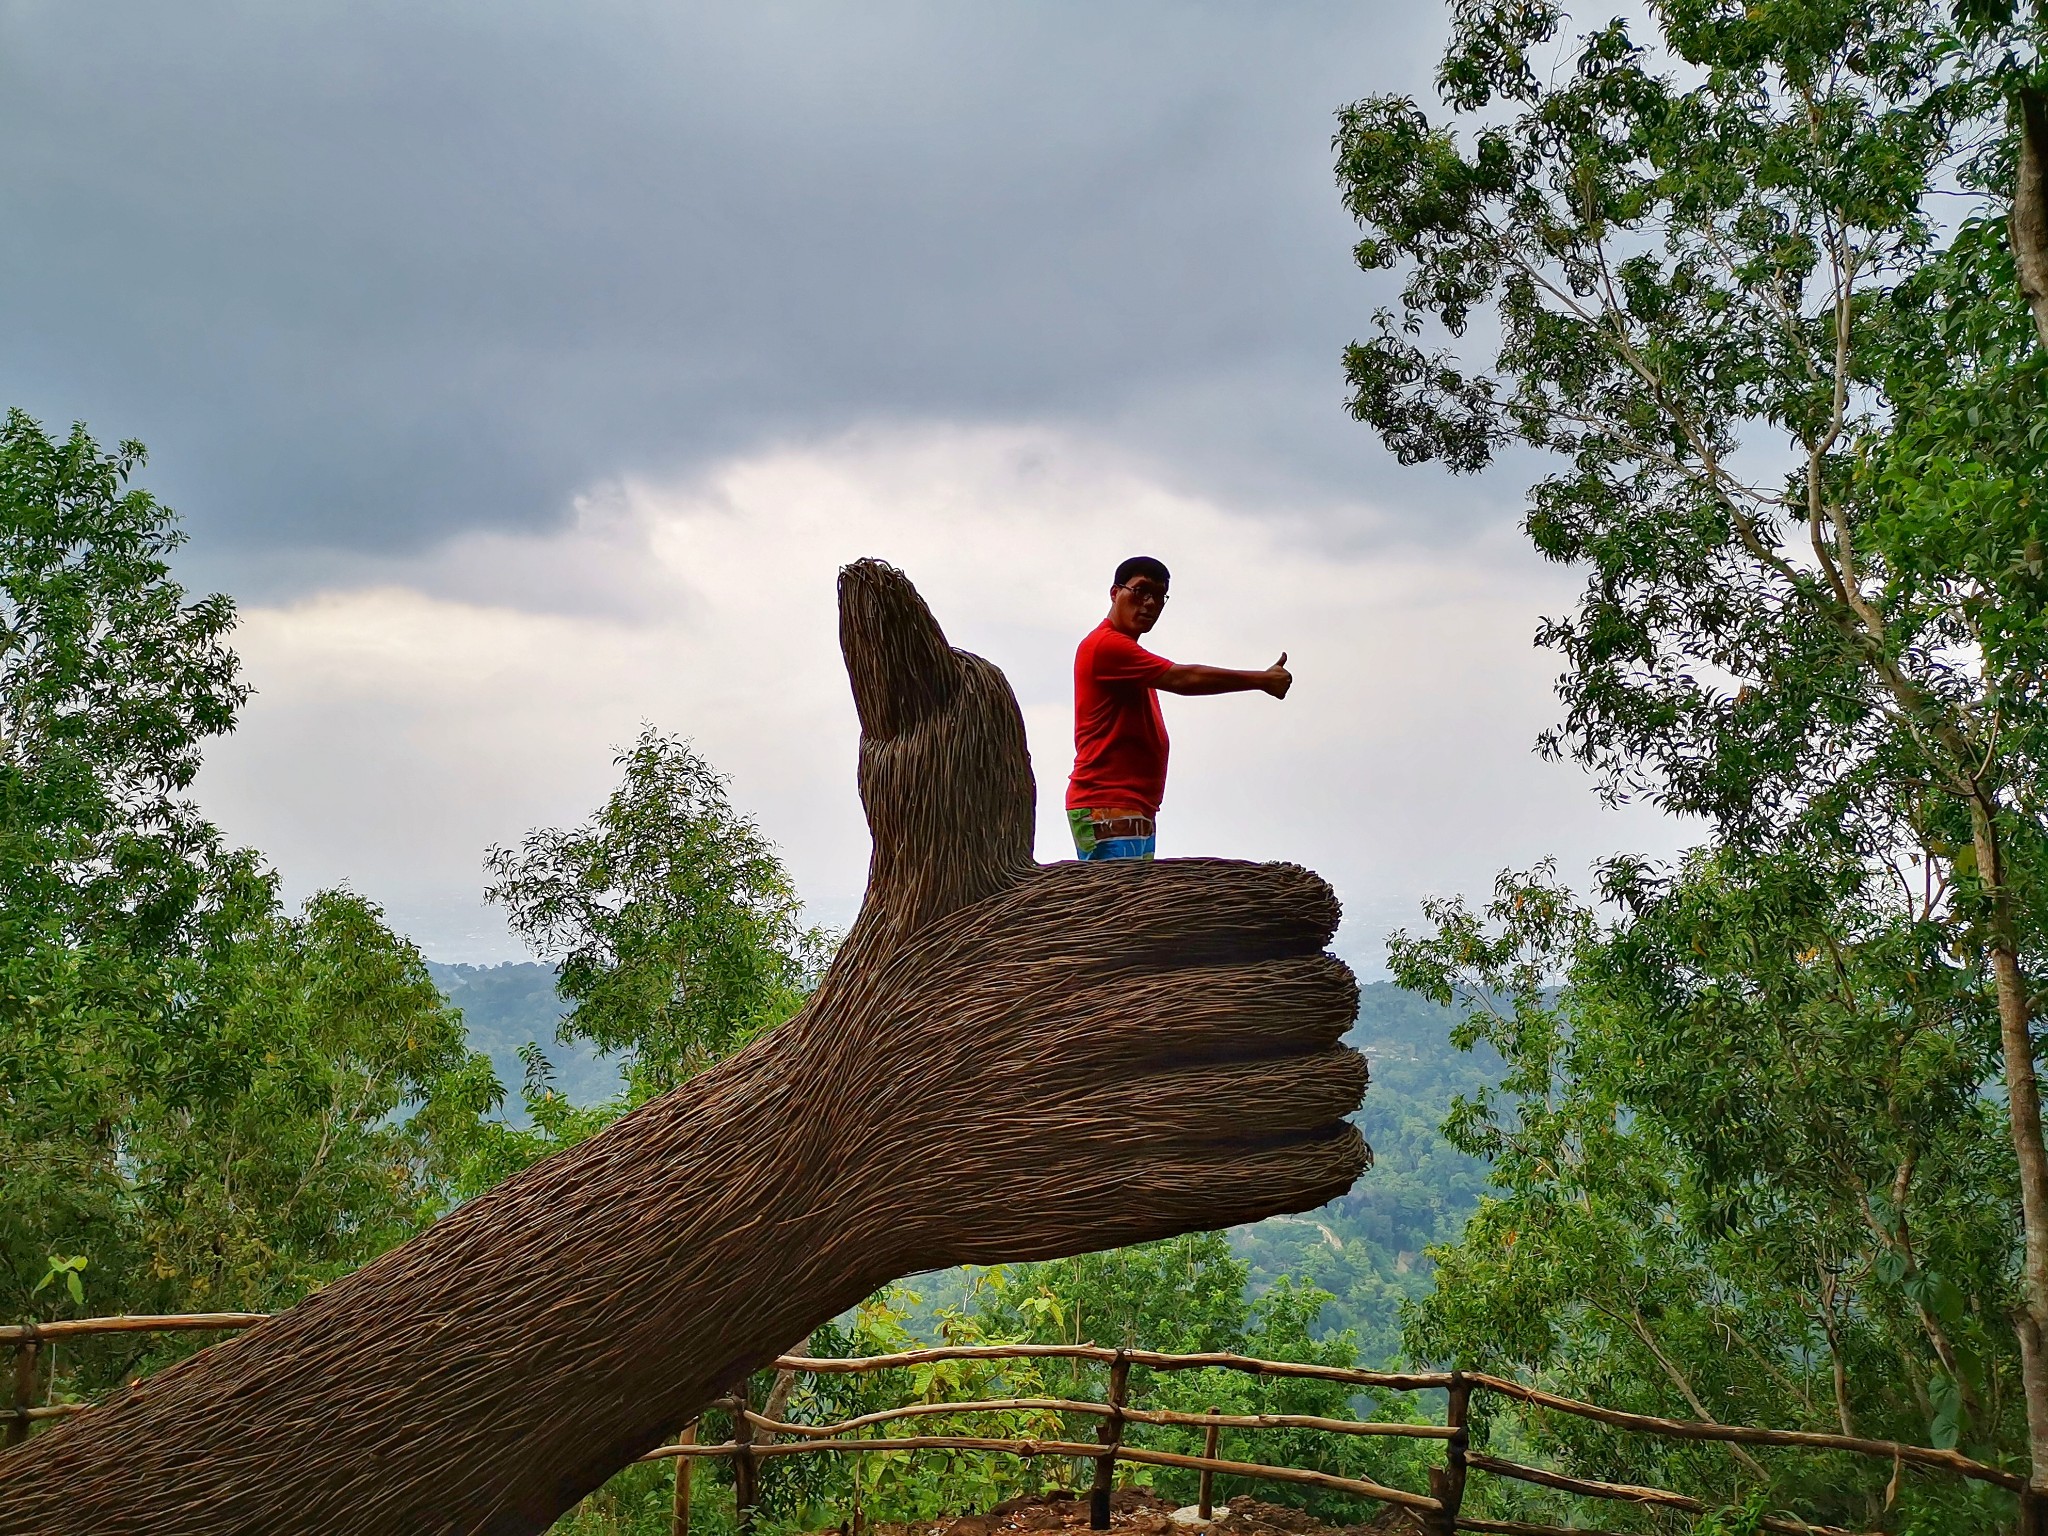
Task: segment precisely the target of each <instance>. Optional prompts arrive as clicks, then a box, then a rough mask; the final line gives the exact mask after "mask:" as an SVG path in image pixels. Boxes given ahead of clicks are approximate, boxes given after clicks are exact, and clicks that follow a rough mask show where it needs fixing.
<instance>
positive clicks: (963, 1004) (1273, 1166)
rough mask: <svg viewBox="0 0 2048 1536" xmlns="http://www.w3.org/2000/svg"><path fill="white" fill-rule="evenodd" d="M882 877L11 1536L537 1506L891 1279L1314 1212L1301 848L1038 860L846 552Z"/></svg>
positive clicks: (7, 1507)
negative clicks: (742, 1045) (813, 972)
mask: <svg viewBox="0 0 2048 1536" xmlns="http://www.w3.org/2000/svg"><path fill="white" fill-rule="evenodd" d="M839 600H840V640H841V645H842V647H843V649H844V651H845V654H846V666H847V671H848V672H849V673H850V674H851V678H852V683H853V693H854V699H855V702H856V704H857V705H858V707H859V712H860V724H861V749H860V791H861V799H862V802H863V804H864V805H865V807H866V809H867V816H868V823H869V827H870V829H871V830H872V832H873V835H874V856H873V862H872V865H871V867H870V872H869V880H868V889H867V897H866V901H865V904H864V905H863V906H862V908H861V913H860V917H859V920H858V921H857V922H856V923H855V924H854V926H853V929H852V931H851V933H849V934H848V936H847V940H846V943H845V944H844V946H843V947H842V948H841V950H840V953H839V956H838V958H837V960H836V961H835V963H834V964H833V966H832V969H831V972H830V974H829V975H828V976H827V978H826V980H825V983H824V985H823V986H822V987H821V988H820V989H819V990H818V993H817V995H816V996H815V997H814V998H813V999H812V1000H811V1002H810V1004H809V1005H808V1006H807V1007H806V1008H805V1009H804V1010H803V1012H802V1013H801V1014H800V1015H799V1016H798V1017H797V1018H796V1019H794V1020H792V1021H791V1022H790V1023H789V1024H788V1025H786V1026H785V1027H783V1028H782V1029H780V1030H777V1031H776V1032H775V1033H774V1034H772V1035H770V1036H768V1037H767V1038H765V1039H763V1040H761V1041H759V1042H758V1043H756V1044H755V1045H754V1046H752V1047H751V1048H749V1049H748V1050H746V1051H745V1052H743V1053H742V1054H740V1055H739V1056H736V1057H734V1058H733V1059H732V1060H730V1061H727V1062H725V1063H724V1064H722V1065H721V1066H719V1067H716V1068H714V1069H713V1070H711V1071H709V1072H706V1073H704V1074H702V1075H701V1076H699V1077H697V1078H694V1079H693V1080H691V1081H690V1082H688V1083H686V1084H684V1085H683V1086H682V1087H680V1088H678V1089H677V1090H676V1091H675V1092H673V1093H671V1094H669V1095H667V1096H666V1097H665V1098H662V1099H659V1100H657V1101H655V1102H653V1103H651V1104H648V1105H646V1106H645V1107H643V1108H641V1109H640V1110H638V1111H636V1112H635V1113H633V1114H631V1115H629V1116H627V1117H626V1118H625V1119H623V1120H621V1121H620V1122H619V1123H618V1124H617V1125H615V1126H613V1127H612V1128H611V1129H610V1130H608V1131H606V1132H605V1133H604V1134H603V1135H600V1136H597V1137H594V1138H593V1139H591V1140H590V1141H587V1142H585V1143H584V1144H583V1145H581V1146H579V1147H575V1148H573V1149H571V1150H569V1151H565V1152H562V1153H559V1154H558V1155H556V1156H554V1157H551V1158H549V1159H548V1160H547V1161H545V1162H543V1163H541V1164H539V1165H537V1166H536V1167H534V1168H531V1169H529V1170H527V1171H526V1172H525V1173H523V1174H521V1175H519V1176H518V1177H516V1178H513V1179H510V1180H508V1181H507V1182H506V1183H504V1184H503V1185H501V1186H500V1187H498V1188H497V1189H495V1190H493V1191H492V1192H491V1193H489V1194H488V1195H485V1196H484V1197H482V1198H481V1199H478V1200H474V1201H472V1202H470V1203H469V1204H467V1205H465V1206H463V1207H462V1208H461V1209H459V1210H457V1211H456V1212H454V1213H453V1214H452V1215H450V1216H449V1217H448V1218H447V1219H446V1220H444V1221H442V1222H440V1223H439V1224H438V1225H436V1226H435V1227H433V1228H432V1229H431V1230H430V1231H428V1232H426V1233H425V1234H423V1235H422V1236H420V1237H418V1238H415V1239H414V1240H413V1241H411V1242H409V1243H407V1244H405V1245H404V1246H403V1247H400V1248H398V1249H396V1250H394V1251H393V1252H391V1253H389V1254H387V1255H385V1256H384V1257H383V1258H382V1259H380V1260H378V1261H377V1262H376V1263H374V1264H372V1265H370V1266H369V1267H367V1268H366V1269H363V1270H361V1271H359V1272H357V1273H356V1274H353V1275H351V1276H349V1277H347V1278H346V1279H343V1280H340V1281H337V1282H335V1283H334V1284H333V1285H330V1286H328V1287H327V1288H326V1289H325V1290H323V1291H321V1292H319V1293H318V1294H317V1295H315V1296H313V1297H311V1298H310V1299H308V1300H306V1301H304V1302H302V1303H301V1304H300V1305H298V1306H296V1307H294V1308H292V1309H291V1310H290V1311H289V1312H286V1313H283V1314H281V1315H280V1316H278V1317H276V1318H274V1319H273V1320H271V1321H269V1322H267V1323H264V1324H262V1325H261V1326H259V1327H257V1328H254V1329H251V1330H250V1331H249V1332H247V1333H245V1334H243V1335H241V1336H240V1337H238V1338H235V1339H233V1340H231V1341H229V1342H226V1343H222V1344H219V1345H216V1346H215V1347H214V1348H212V1349H209V1350H207V1351H206V1352H205V1353H203V1354H200V1355H198V1356H195V1357H194V1358H192V1359H191V1360H188V1361H185V1362H183V1363H182V1364H180V1365H178V1366H175V1367H173V1368H172V1369H170V1370H167V1371H165V1372H163V1373H162V1374H161V1375H159V1376H156V1377H154V1378H152V1379H150V1380H148V1381H146V1382H144V1383H143V1384H142V1385H141V1386H140V1387H138V1388H134V1389H131V1390H130V1391H129V1392H128V1393H127V1394H125V1395H124V1396H121V1397H119V1398H117V1399H116V1400H115V1401H113V1402H112V1403H110V1404H109V1405H107V1406H105V1407H103V1408H100V1409H98V1410H96V1411H95V1412H93V1413H90V1414H83V1415H80V1416H79V1417H77V1418H75V1419H71V1420H68V1421H66V1422H65V1423H64V1424H63V1425H61V1426H60V1427H58V1428H55V1429H52V1430H50V1431H48V1432H46V1433H44V1434H41V1435H38V1436H36V1437H35V1438H33V1439H31V1440H29V1441H28V1442H27V1443H26V1444H25V1445H22V1446H21V1447H19V1448H17V1449H16V1450H14V1451H12V1452H10V1453H8V1454H7V1455H6V1456H5V1457H0V1532H6V1533H34V1536H56V1533H60V1532H61V1533H79V1536H83V1533H87V1532H90V1533H92V1536H115V1533H128V1532H133V1533H145V1532H146V1533H150V1536H201V1533H215V1532H238V1533H239V1532H248V1533H254V1532H266V1533H268V1532H297V1531H305V1532H325V1533H347V1532H379V1533H389V1536H400V1533H404V1536H424V1533H429V1532H436V1533H438V1532H491V1533H512V1532H535V1531H541V1530H544V1529H545V1528H546V1527H547V1526H548V1524H549V1523H550V1522H552V1521H553V1520H554V1519H555V1518H556V1517H557V1516H558V1515H560V1514H561V1513H562V1512H563V1511H564V1510H566V1509H567V1508H568V1507H569V1506H570V1505H572V1504H574V1503H575V1502H576V1501H577V1500H578V1499H579V1498H581V1497H582V1496H583V1495H584V1494H586V1493H588V1492H590V1491H591V1490H592V1489H594V1488H596V1487H597V1486H598V1485H599V1484H600V1483H602V1482H603V1481H604V1480H605V1479H606V1478H607V1477H608V1476H610V1475H611V1474H612V1473H613V1472H615V1471H617V1470H618V1469H619V1468H620V1467H622V1466H624V1465H625V1464H627V1463H628V1462H630V1461H631V1460H633V1459H634V1458H635V1457H636V1456H638V1455H640V1454H641V1453H642V1452H644V1451H646V1450H648V1449H650V1448H652V1447H653V1446H655V1445H657V1444H659V1443H661V1440H662V1437H663V1436H664V1435H665V1434H668V1433H672V1432H673V1431H674V1429H675V1427H676V1426H677V1425H678V1424H681V1423H685V1422H687V1421H688V1420H689V1419H690V1418H691V1417H692V1416H694V1415H695V1414H696V1413H697V1412H698V1411H699V1410H701V1409H702V1408H703V1407H705V1406H706V1405H707V1404H708V1403H709V1402H711V1401H712V1399H713V1398H715V1397H716V1396H717V1395H718V1394H720V1393H721V1392H723V1391H725V1390H726V1389H727V1388H729V1387H730V1386H731V1385H732V1384H733V1383H734V1382H735V1381H736V1380H738V1379H739V1378H740V1377H741V1376H742V1375H743V1374H744V1373H745V1372H747V1371H749V1370H752V1369H755V1368H758V1367H760V1366H761V1365H763V1364H764V1363H765V1362H766V1361H768V1360H769V1359H771V1358H773V1357H774V1356H775V1354H776V1353H777V1352H779V1351H780V1350H782V1349H784V1348H786V1347H788V1346H789V1345H791V1344H792V1343H794V1342H795V1341H798V1340H800V1339H802V1338H803V1337H804V1336H805V1334H806V1333H807V1332H808V1331H809V1330H810V1329H811V1328H813V1327H814V1326H816V1325H817V1324H818V1323H819V1322H821V1321H823V1320H824V1319H826V1318H828V1317H830V1316H832V1315H834V1314H835V1313H837V1312H840V1311H842V1310H844V1309H845V1308H846V1307H848V1306H850V1305H852V1304H853V1303H854V1302H856V1301H857V1300H859V1299H860V1298H861V1297H863V1296H865V1295H867V1294H868V1293H869V1292H870V1291H872V1290H874V1289H875V1288H876V1287H877V1286H879V1285H881V1284H884V1283H886V1282H887V1281H889V1280H891V1279H893V1278H895V1277H897V1276H899V1275H903V1274H907V1273H912V1272H915V1271H918V1270H922V1269H930V1268H935V1267H939V1266H943V1265H949V1264H957V1263H962V1262H967V1261H973V1262H978V1263H989V1262H994V1261H998V1260H1014V1259H1029V1258H1045V1257H1051V1256H1056V1255H1064V1254H1071V1253H1078V1252H1084V1251H1087V1250H1090V1249H1096V1248H1104V1247H1109V1246H1112V1245H1115V1244H1119V1243H1129V1242H1136V1241H1139V1240H1141V1239H1146V1238H1156V1237H1165V1236H1169V1235H1172V1234H1175V1233H1179V1232H1184V1231H1189V1230H1193V1229H1200V1228H1213V1227H1222V1226H1228V1225H1230V1224H1232V1223H1236V1222H1242V1221H1251V1220H1255V1219H1257V1218H1259V1217H1262V1216H1269V1215H1273V1214H1275V1213H1278V1212H1282V1211H1294V1210H1303V1209H1306V1208H1308V1207H1311V1206H1315V1205H1318V1204H1320V1203H1321V1202H1323V1201H1325V1200H1328V1199H1331V1198H1332V1197H1334V1196H1336V1195H1339V1194H1342V1193H1343V1192H1344V1191H1345V1190H1346V1189H1348V1188H1350V1186H1351V1183H1352V1181H1353V1180H1354V1179H1355V1178H1356V1177H1357V1176H1358V1174H1359V1173H1360V1172H1361V1171H1362V1170H1363V1169H1364V1168H1365V1166H1366V1164H1367V1162H1368V1159H1369V1155H1370V1154H1369V1152H1368V1150H1367V1148H1366V1146H1365V1144H1364V1142H1363V1141H1362V1140H1361V1139H1360V1137H1359V1135H1358V1132H1357V1131H1356V1130H1355V1129H1354V1128H1352V1127H1351V1126H1350V1125H1349V1124H1347V1123H1346V1122H1345V1120H1344V1116H1345V1115H1346V1114H1347V1113H1348V1112H1349V1111H1350V1110H1352V1109H1353V1108H1355V1107H1356V1106H1357V1104H1358V1102H1359V1097H1360V1095H1361V1094H1362V1092H1363V1091H1364V1088H1365V1077H1366V1074H1365V1063H1364V1061H1363V1060H1362V1059H1361V1058H1360V1057H1359V1056H1358V1055H1357V1054H1356V1053H1355V1052H1353V1051H1350V1050H1347V1049H1345V1048H1343V1047H1342V1046H1341V1045H1340V1044H1339V1036H1340V1035H1341V1034H1342V1033H1343V1031H1344V1029H1345V1028H1346V1026H1347V1025H1348V1024H1349V1023H1350V1021H1351V1018H1352V1015H1353V1012H1354V1009H1355V1006H1356V1002H1357V992H1356V987H1355V985H1354V983H1353V981H1352V978H1351V975H1350V973H1349V971H1347V970H1346V969H1345V967H1344V966H1343V965H1342V964H1341V963H1340V962H1339V961H1337V960H1335V959H1334V958H1332V957H1330V956H1328V955H1326V954H1325V953H1324V952H1323V947H1324V945H1325V944H1326V943H1327V942H1328V940H1329V938H1330V935H1331V933H1332V932H1333V931H1334V929H1335V927H1336V923H1337V902H1336V899H1335V898H1334V896H1333V895H1332V894H1331V892H1330V889H1329V887H1328V886H1326V885H1325V884H1324V883H1323V882H1322V881H1321V880H1320V879H1318V878H1317V877H1316V876H1314V875H1312V874H1310V873H1308V872H1307V871H1305V870H1302V869H1298V868H1295V867H1293V866H1291V865H1258V864H1243V863H1233V862H1226V861H1223V860H1217V859H1182V860H1173V861H1169V862H1163V863H1158V864H1136V863H1132V864H1121V865H1118V864H1110V865H1084V864H1054V865H1044V866H1041V865H1037V864H1034V863H1033V862H1032V859H1031V836H1032V800H1033V785H1032V779H1031V768H1030V763H1029V760H1028V758H1027V756H1026V754H1025V748H1024V728H1023V722H1022V719H1021V718H1020V717H1019V715H1018V712H1017V706H1016V701H1015V700H1014V698H1013V697H1012V695H1011V693H1010V689H1009V685H1008V684H1007V683H1006V682H1005V681H1004V679H1003V675H1002V673H1001V672H999V671H998V670H997V669H996V668H995V667H994V666H992V665H990V664H989V663H988V662H986V661H984V660H982V659H981V658H980V657H977V656H970V655H967V654H965V653H964V652H960V651H955V650H953V649H951V648H950V647H949V646H948V645H947V644H946V639H945V636H944V635H943V634H942V633H941V632H940V630H939V626H938V625H937V623H936V622H934V620H933V619H932V616H931V614H930V613H929V612H928V611H927V609H926V608H925V605H924V603H923V601H922V600H921V599H920V598H919V597H918V595H917V593H916V591H915V590H914V589H913V588H912V587H911V585H910V583H909V581H908V580H907V579H905V577H904V576H903V575H902V573H901V572H899V571H896V570H894V569H892V568H891V567H889V566H886V565H882V564H879V563H876V562H872V561H862V562H860V563H859V564H856V565H852V566H849V567H847V568H846V569H845V570H844V571H843V572H842V573H841V575H840V584H839Z"/></svg>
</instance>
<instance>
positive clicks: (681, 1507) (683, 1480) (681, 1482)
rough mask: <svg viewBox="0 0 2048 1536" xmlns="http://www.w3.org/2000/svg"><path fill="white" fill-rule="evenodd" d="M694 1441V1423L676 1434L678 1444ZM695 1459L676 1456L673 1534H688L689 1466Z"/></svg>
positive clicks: (695, 1431)
mask: <svg viewBox="0 0 2048 1536" xmlns="http://www.w3.org/2000/svg"><path fill="white" fill-rule="evenodd" d="M696 1443H697V1426H696V1425H695V1424H691V1425H689V1426H687V1427H686V1428H685V1429H684V1430H683V1432H682V1433H681V1434H680V1435H677V1436H676V1444H678V1445H695V1444H696ZM695 1460H696V1458H695V1457H692V1456H678V1457H677V1458H676V1502H675V1523H674V1525H673V1527H672V1531H673V1536H690V1468H691V1465H692V1464H693V1463H694V1461H695Z"/></svg>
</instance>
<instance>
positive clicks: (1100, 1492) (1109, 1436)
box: [1088, 1349, 1131, 1531]
mask: <svg viewBox="0 0 2048 1536" xmlns="http://www.w3.org/2000/svg"><path fill="white" fill-rule="evenodd" d="M1130 1380H1131V1359H1130V1352H1129V1351H1128V1350H1123V1349H1119V1350H1118V1351H1117V1352H1116V1360H1115V1362H1114V1363H1112V1364H1111V1366H1110V1368H1109V1417H1108V1418H1106V1419H1104V1420H1103V1421H1102V1424H1101V1427H1100V1428H1098V1429H1097V1430H1096V1431H1095V1435H1096V1438H1097V1439H1098V1440H1100V1441H1101V1442H1102V1451H1101V1454H1100V1455H1098V1456H1097V1457H1096V1458H1095V1486H1094V1487H1093V1488H1091V1489H1090V1490H1089V1492H1088V1528H1089V1529H1090V1530H1092V1531H1106V1530H1108V1529H1109V1485H1110V1482H1111V1480H1112V1479H1114V1478H1115V1476H1116V1453H1117V1450H1118V1448H1119V1447H1120V1446H1122V1445H1123V1443H1124V1397H1125V1393H1126V1388H1127V1387H1128V1386H1129V1385H1130Z"/></svg>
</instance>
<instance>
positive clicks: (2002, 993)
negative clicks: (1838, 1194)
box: [1970, 800, 2048, 1490]
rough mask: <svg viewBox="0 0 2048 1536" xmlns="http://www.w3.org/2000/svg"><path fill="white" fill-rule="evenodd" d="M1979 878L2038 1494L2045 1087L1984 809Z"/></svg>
mask: <svg viewBox="0 0 2048 1536" xmlns="http://www.w3.org/2000/svg"><path fill="white" fill-rule="evenodd" d="M1970 817H1971V824H1972V830H1973V833H1974V838H1973V842H1974V844H1975V847H1976V850H1977V873H1978V876H1979V878H1981V879H1982V880H1983V882H1984V885H1985V889H1986V893H1987V895H1988V897H1989V899H1990V902H1991V920H1990V942H1989V944H1988V946H1987V948H1988V950H1989V953H1990V959H1991V974H1992V980H1993V983H1994V985H1995V986H1996V988H1997V995H1998V1028H1999V1043H2000V1046H2001V1048H2002V1050H2003V1052H2004V1057H2005V1093H2006V1110H2007V1119H2008V1120H2009V1121H2010V1122H2011V1125H2012V1145H2013V1155H2014V1157H2015V1158H2016V1159H2017V1161H2018V1164H2019V1175H2020V1223H2021V1230H2022V1231H2023V1233H2024V1234H2025V1238H2026V1248H2025V1259H2024V1264H2023V1269H2022V1274H2021V1281H2022V1285H2021V1295H2022V1302H2021V1308H2020V1313H2019V1316H2018V1317H2017V1318H2016V1319H2015V1329H2016V1331H2017V1333H2018V1334H2019V1343H2020V1381H2021V1385H2022V1388H2023V1391H2024V1393H2025V1397H2026V1406H2027V1450H2028V1456H2029V1465H2030V1467H2031V1472H2030V1477H2031V1480H2032V1482H2033V1485H2034V1487H2035V1488H2036V1489H2041V1490H2048V1352H2044V1349H2043V1346H2044V1343H2048V1143H2044V1141H2043V1138H2042V1132H2041V1087H2040V1079H2039V1077H2038V1076H2037V1074H2036V1072H2035V1070H2034V1031H2033V1009H2032V1006H2031V1004H2030V1003H2029V1000H2028V997H2027V987H2026V980H2025V977H2024V976H2023V975H2022V974H2021V972H2020V961H2019V944H2018V939H2017V931H2016V928H2015V925H2014V922H2013V911H2012V894H2011V892H2010V891H2009V890H2008V889H2007V888H2006V883H2005V859H2004V851H2003V849H2002V847H2001V846H2000V843H1999V838H1998V826H1997V823H1996V822H1995V821H1994V820H1993V819H1992V812H1991V809H1990V808H1987V807H1986V806H1985V805H1984V804H1983V802H1982V801H1981V800H1980V801H1974V802H1972V804H1971V807H1970Z"/></svg>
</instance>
